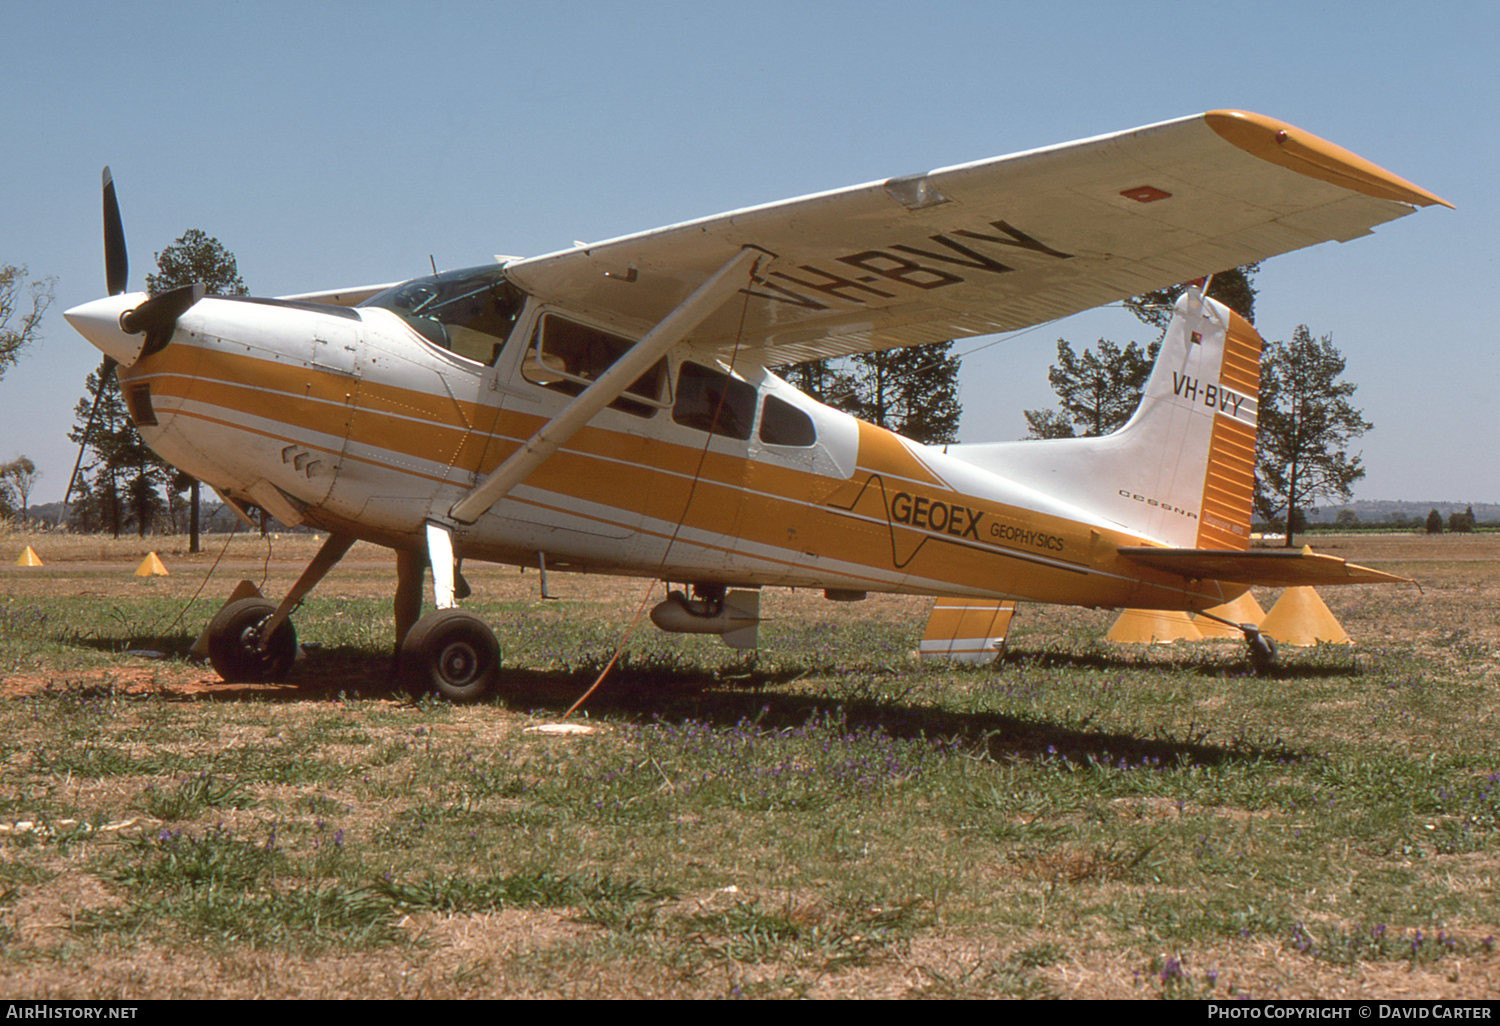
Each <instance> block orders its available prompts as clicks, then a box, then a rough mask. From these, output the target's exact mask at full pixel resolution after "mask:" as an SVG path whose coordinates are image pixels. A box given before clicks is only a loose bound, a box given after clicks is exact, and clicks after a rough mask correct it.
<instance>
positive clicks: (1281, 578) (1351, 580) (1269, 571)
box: [1118, 546, 1411, 588]
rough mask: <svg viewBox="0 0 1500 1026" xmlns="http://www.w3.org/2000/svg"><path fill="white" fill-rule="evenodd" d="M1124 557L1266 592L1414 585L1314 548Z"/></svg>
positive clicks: (1132, 549)
mask: <svg viewBox="0 0 1500 1026" xmlns="http://www.w3.org/2000/svg"><path fill="white" fill-rule="evenodd" d="M1118 551H1119V553H1120V555H1122V556H1124V557H1125V558H1126V559H1128V560H1130V561H1131V562H1133V563H1139V564H1140V565H1141V566H1145V567H1150V568H1151V569H1152V570H1161V571H1163V572H1165V573H1169V574H1181V575H1182V576H1184V577H1188V578H1191V579H1193V580H1203V581H1230V582H1233V583H1235V584H1258V585H1261V586H1262V587H1266V588H1296V587H1301V586H1302V585H1308V584H1410V583H1411V578H1409V577H1397V576H1395V575H1394V574H1388V573H1385V572H1384V571H1381V570H1371V569H1370V568H1369V567H1366V566H1356V565H1355V564H1353V563H1350V562H1347V561H1346V560H1342V559H1339V558H1338V557H1337V556H1324V555H1319V554H1318V553H1316V552H1313V551H1312V549H1309V548H1303V549H1251V550H1249V551H1248V552H1239V551H1236V550H1234V549H1165V548H1153V547H1151V546H1121V547H1120V549H1119V550H1118Z"/></svg>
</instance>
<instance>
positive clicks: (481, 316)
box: [359, 264, 526, 363]
mask: <svg viewBox="0 0 1500 1026" xmlns="http://www.w3.org/2000/svg"><path fill="white" fill-rule="evenodd" d="M525 302H526V294H525V293H524V292H522V291H521V290H520V289H518V288H516V286H515V285H513V284H512V283H511V282H510V281H508V280H507V279H506V277H505V269H504V268H503V267H499V266H497V265H494V264H490V265H487V266H484V267H469V268H465V269H463V270H459V271H445V272H444V273H442V274H436V275H432V276H431V277H427V278H417V279H414V280H412V281H408V282H402V283H401V284H400V285H396V286H393V287H391V288H388V289H386V290H385V291H384V292H378V293H376V294H375V295H373V296H371V297H370V298H369V299H367V300H365V301H364V302H363V303H361V304H359V305H360V306H375V307H380V308H382V309H385V310H390V311H391V312H392V313H394V314H396V315H397V316H398V317H400V318H401V319H402V320H403V321H405V322H406V323H407V324H408V325H409V326H410V327H411V328H412V329H413V330H414V331H416V332H417V333H418V334H420V335H421V336H422V337H423V338H425V339H427V341H429V342H431V343H432V344H433V345H436V346H440V347H442V348H443V349H447V350H449V351H450V352H454V353H457V354H458V355H459V356H463V357H467V358H468V359H470V360H475V361H477V362H479V363H493V362H494V361H495V358H496V357H498V356H499V355H500V347H501V346H502V345H504V343H505V340H506V338H507V337H508V336H509V335H510V331H511V329H512V328H513V327H515V324H516V318H517V317H519V316H520V313H521V307H522V306H523V305H525Z"/></svg>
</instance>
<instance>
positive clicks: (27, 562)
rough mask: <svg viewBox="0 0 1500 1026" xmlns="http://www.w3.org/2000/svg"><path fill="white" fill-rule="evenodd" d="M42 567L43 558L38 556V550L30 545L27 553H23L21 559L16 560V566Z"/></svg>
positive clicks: (27, 547)
mask: <svg viewBox="0 0 1500 1026" xmlns="http://www.w3.org/2000/svg"><path fill="white" fill-rule="evenodd" d="M41 565H42V557H41V556H38V555H37V554H36V550H35V549H33V548H32V547H31V546H30V545H28V546H26V551H25V552H23V553H21V556H20V558H19V559H17V560H16V566H41Z"/></svg>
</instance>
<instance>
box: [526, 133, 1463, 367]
mask: <svg viewBox="0 0 1500 1026" xmlns="http://www.w3.org/2000/svg"><path fill="white" fill-rule="evenodd" d="M1433 204H1442V205H1444V206H1451V204H1449V203H1447V202H1446V201H1444V200H1442V199H1440V198H1438V197H1437V196H1434V195H1433V194H1431V193H1429V192H1427V191H1425V190H1423V189H1420V188H1418V187H1417V186H1415V185H1412V184H1411V183H1409V182H1407V181H1404V180H1403V179H1401V178H1398V177H1396V176H1395V175H1393V174H1391V173H1389V172H1388V171H1385V170H1383V169H1381V168H1379V167H1376V166H1375V165H1374V164H1371V163H1369V162H1368V161H1365V160H1363V159H1362V158H1360V157H1357V156H1355V155H1354V154H1352V153H1349V152H1348V151H1346V150H1343V149H1341V148H1339V147H1337V146H1334V145H1333V144H1331V143H1328V142H1325V141H1324V140H1322V139H1319V138H1317V137H1316V136H1313V135H1311V134H1309V133H1306V132H1303V131H1301V130H1299V129H1297V128H1294V127H1292V126H1290V125H1286V124H1283V123H1281V122H1278V121H1274V120H1272V119H1270V118H1266V117H1262V116H1260V115H1257V114H1249V113H1245V112H1242V111H1213V112H1210V113H1207V114H1201V115H1197V116H1194V117H1189V118H1183V119H1180V120H1177V121H1168V122H1163V123H1161V124H1157V125H1150V126H1147V127H1144V128H1138V129H1134V130H1131V131H1128V132H1122V133H1119V134H1117V135H1109V136H1101V137H1099V138H1095V139H1088V140H1084V141H1081V142H1075V143H1068V144H1065V145H1062V146H1055V147H1049V148H1047V149H1041V150H1033V151H1030V152H1026V153H1020V154H1015V155H1013V156H1009V157H999V158H996V159H993V160H986V161H980V162H978V163H973V164H964V165H959V166H956V167H949V168H943V169H940V170H936V171H931V172H928V173H927V174H922V175H911V176H907V177H901V178H890V179H886V180H884V181H878V182H871V183H869V184H866V185H860V186H855V187H853V188H848V189H840V190H837V191H834V192H826V193H820V194H817V195H813V196H805V197H802V198H800V199H793V200H787V201H784V202H780V203H772V204H768V205H765V206H758V207H751V208H748V209H745V210H738V211H734V212H731V213H727V214H720V215H717V216H714V217H708V218H704V219H701V220H697V221H689V222H686V223H683V224H678V225H673V226H671V227H667V228H660V229H657V230H654V231H649V232H643V233H641V234H637V235H629V236H624V237H622V238H618V239H612V240H609V241H606V242H600V243H597V244H594V245H583V244H580V245H579V246H577V247H575V248H574V249H571V250H567V251H563V252H559V253H553V254H550V255H547V256H541V257H535V258H532V259H527V260H520V261H516V262H512V263H509V264H508V265H507V270H508V273H509V275H510V277H511V278H512V280H514V281H515V282H516V283H517V284H519V285H520V286H521V287H522V288H524V289H526V290H527V291H529V292H531V293H532V294H534V295H536V296H537V297H539V298H540V299H541V300H543V301H544V302H547V303H552V304H556V305H558V306H562V307H566V308H570V309H573V310H577V311H579V312H583V313H587V314H591V315H593V316H595V317H598V318H602V319H604V320H606V321H609V322H614V323H618V324H620V325H621V326H622V327H629V326H632V325H638V326H649V325H652V324H655V323H656V322H657V321H659V320H660V319H661V318H662V317H663V316H664V315H665V314H666V313H667V312H668V311H670V310H671V309H673V307H675V306H676V305H677V304H678V303H679V302H681V301H682V299H683V298H684V297H685V296H687V295H688V294H689V293H690V292H691V291H692V290H693V289H694V288H695V287H696V286H697V285H698V284H699V283H701V282H702V281H703V280H704V279H705V278H707V277H708V276H709V275H710V274H712V273H713V272H714V271H715V270H716V269H717V268H719V267H720V266H722V265H723V264H724V263H725V261H726V260H727V259H729V257H731V256H732V255H733V254H734V253H735V252H736V251H737V250H739V249H741V248H742V247H755V248H758V249H761V250H765V251H766V252H768V253H769V254H771V255H772V256H773V257H774V259H773V260H772V261H771V263H770V264H769V265H768V266H763V267H762V268H761V269H760V270H759V271H758V272H757V274H756V276H755V278H754V280H753V282H752V284H751V285H750V286H748V287H746V288H742V289H741V290H740V296H739V297H736V298H739V299H740V300H741V301H738V302H736V301H734V300H731V301H729V302H727V303H725V304H724V306H723V308H722V309H721V310H719V311H717V312H716V313H715V314H714V315H713V316H711V317H709V318H708V319H707V320H706V321H705V322H704V323H703V324H702V325H701V326H700V327H699V328H698V329H697V330H696V331H695V332H694V333H693V335H692V336H691V338H690V339H689V343H690V344H692V345H694V346H696V347H698V348H699V349H702V350H704V351H706V352H709V353H715V354H718V355H720V356H723V357H726V358H727V356H728V355H729V354H730V353H731V352H736V353H737V358H739V359H747V358H748V359H753V360H757V361H759V362H762V363H765V364H768V365H776V364H781V363H790V362H796V361H800V360H807V359H814V358H819V357H829V356H842V355H848V354H850V353H857V352H869V351H874V350H881V349H890V348H895V347H899V346H909V345H921V344H924V343H929V342H938V341H944V340H947V339H952V338H961V337H966V336H972V335H982V334H989V333H993V332H1001V331H1011V330H1014V329H1017V328H1022V327H1026V326H1029V325H1032V324H1037V323H1041V322H1043V321H1047V320H1051V319H1053V318H1057V317H1062V316H1066V315H1068V314H1072V313H1076V312H1078V311H1081V310H1087V309H1090V308H1092V307H1095V306H1099V305H1101V304H1103V303H1107V302H1112V301H1115V300H1119V299H1123V298H1126V297H1128V296H1134V295H1139V294H1140V293H1143V292H1147V291H1150V290H1151V289H1156V288H1161V287H1164V286H1167V285H1172V284H1176V283H1178V282H1182V281H1186V280H1189V279H1192V278H1196V277H1199V276H1201V275H1203V274H1205V273H1212V272H1213V271H1216V270H1221V269H1224V268H1227V267H1236V266H1239V265H1242V264H1246V263H1250V262H1252V261H1256V260H1261V259H1264V258H1267V257H1271V256H1274V255H1276V254H1278V253H1285V252H1288V251H1290V250H1294V249H1300V248H1302V247H1304V246H1311V245H1314V244H1316V243H1319V242H1325V241H1329V240H1338V241H1346V240H1348V239H1352V238H1356V237H1358V236H1360V235H1365V234H1368V233H1369V231H1370V229H1371V228H1373V227H1374V226H1375V225H1379V224H1382V223H1384V222H1386V221H1390V220H1393V219H1394V218H1397V217H1401V216H1403V215H1405V214H1408V213H1411V212H1412V211H1413V210H1414V209H1415V208H1416V207H1421V206H1430V205H1433Z"/></svg>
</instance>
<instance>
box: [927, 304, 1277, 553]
mask: <svg viewBox="0 0 1500 1026" xmlns="http://www.w3.org/2000/svg"><path fill="white" fill-rule="evenodd" d="M1262 345H1263V344H1262V342H1261V339H1260V336H1259V335H1257V334H1256V333H1255V329H1254V328H1253V327H1251V326H1250V323H1249V322H1248V321H1246V320H1245V319H1244V318H1242V317H1240V316H1239V315H1238V314H1236V313H1234V312H1233V311H1232V310H1230V309H1229V308H1228V307H1226V306H1224V305H1223V304H1222V303H1219V302H1217V301H1216V300H1212V299H1207V298H1206V297H1203V296H1202V295H1201V294H1200V293H1199V292H1198V290H1197V289H1196V288H1193V289H1189V290H1188V291H1187V293H1185V294H1184V295H1183V297H1182V298H1181V299H1179V300H1178V301H1177V309H1176V311H1175V312H1174V313H1173V315H1172V321H1171V323H1170V324H1169V325H1168V327H1167V333H1166V336H1165V337H1164V338H1163V340H1162V346H1161V352H1160V353H1159V354H1158V356H1157V358H1156V363H1155V365H1154V366H1153V367H1152V370H1151V377H1150V380H1148V381H1147V383H1146V388H1145V391H1144V393H1143V395H1142V397H1141V403H1140V406H1138V407H1137V408H1136V411H1135V413H1134V415H1133V416H1132V417H1131V418H1130V420H1129V421H1128V422H1127V423H1126V424H1125V426H1124V427H1122V428H1120V429H1119V430H1118V431H1116V432H1114V433H1113V434H1109V435H1105V436H1103V437H1102V438H1065V439H1055V440H1046V441H1028V442H1001V443H994V444H988V445H963V446H950V447H949V449H948V452H949V454H950V455H953V456H957V457H958V458H960V459H962V460H965V461H966V462H969V463H973V464H975V465H977V466H980V467H983V468H984V469H986V470H989V471H991V472H993V473H996V474H999V475H1000V476H1002V477H1004V478H1007V479H1009V480H1012V481H1015V482H1016V483H1018V484H1022V485H1026V486H1028V487H1031V488H1034V489H1036V490H1037V491H1039V492H1041V493H1043V494H1045V495H1048V496H1050V497H1051V498H1053V499H1055V500H1058V501H1060V502H1064V503H1067V504H1069V505H1071V506H1074V507H1076V508H1077V509H1079V510H1082V511H1084V512H1086V513H1088V514H1091V515H1093V516H1095V517H1098V518H1100V519H1102V520H1105V521H1109V522H1112V523H1113V524H1116V525H1118V526H1119V527H1121V528H1124V529H1125V530H1128V531H1131V532H1134V533H1136V534H1140V535H1142V536H1144V537H1147V538H1151V539H1153V540H1155V541H1159V542H1162V543H1165V544H1166V545H1169V546H1176V547H1181V548H1209V549H1245V548H1248V547H1249V544H1250V501H1251V496H1252V492H1253V489H1254V478H1253V474H1254V470H1255V426H1256V410H1257V399H1258V397H1259V393H1260V353H1261V348H1262Z"/></svg>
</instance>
